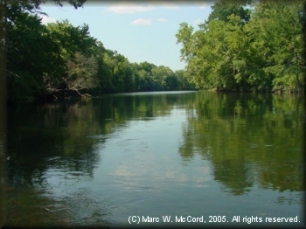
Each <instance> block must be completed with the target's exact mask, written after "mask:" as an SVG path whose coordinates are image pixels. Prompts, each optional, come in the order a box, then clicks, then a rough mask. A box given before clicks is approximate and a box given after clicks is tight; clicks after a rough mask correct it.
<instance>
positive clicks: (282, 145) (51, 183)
mask: <svg viewBox="0 0 306 229" xmlns="http://www.w3.org/2000/svg"><path fill="white" fill-rule="evenodd" d="M303 105H304V97H298V96H289V95H270V94H261V95H252V94H247V95H246V94H218V93H214V92H201V91H200V92H192V91H189V92H151V93H128V94H115V95H105V96H101V97H97V98H91V99H89V100H82V101H77V100H72V99H71V100H65V101H61V102H55V103H52V104H46V105H40V106H38V105H30V104H25V105H19V106H18V107H15V108H10V109H9V110H8V111H7V116H8V123H7V129H8V131H7V150H6V151H7V152H6V153H7V155H6V168H5V169H6V183H7V185H6V188H5V199H6V203H5V206H6V215H7V220H6V225H7V226H22V227H32V226H39V227H41V226H101V225H106V226H107V225H108V226H128V225H130V224H129V223H132V226H135V225H133V224H137V223H139V224H138V225H140V226H144V225H151V226H152V225H153V226H165V225H172V226H186V225H187V226H197V225H198V226H206V225H207V226H209V225H210V226H211V225H214V226H220V225H221V226H233V225H236V226H237V225H241V226H246V225H259V226H260V225H273V226H278V225H280V226H281V225H285V226H288V227H291V226H301V225H303V224H304V223H305V220H304V218H303V215H304V211H303V207H304V203H305V199H304V194H305V185H304V173H305V165H304V160H303V152H304V150H303V149H304V148H303V147H304V145H303V140H302V139H303V134H304V130H305V111H304V106H303ZM170 216H171V218H170ZM238 216H239V217H238ZM165 217H168V219H169V221H170V222H168V223H167V222H164V221H167V220H166V218H165ZM270 217H272V218H270ZM273 217H285V218H279V219H277V218H274V219H273ZM288 217H292V218H291V219H290V218H288ZM273 220H275V221H277V220H278V221H282V222H273ZM286 220H291V221H297V222H287V223H286V222H285V221H286ZM150 221H154V222H151V223H150ZM171 221H172V223H171ZM184 221H186V222H184ZM188 221H200V222H198V223H196V222H188ZM202 221H203V222H202ZM204 221H205V222H204ZM210 221H214V222H210ZM256 221H257V222H256ZM261 221H262V222H261ZM205 223H206V225H203V224H205ZM304 225H305V224H304Z"/></svg>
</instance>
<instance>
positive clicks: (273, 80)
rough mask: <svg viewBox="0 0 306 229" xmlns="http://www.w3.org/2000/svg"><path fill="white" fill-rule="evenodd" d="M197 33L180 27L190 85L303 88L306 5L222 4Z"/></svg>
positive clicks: (182, 24)
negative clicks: (303, 35)
mask: <svg viewBox="0 0 306 229" xmlns="http://www.w3.org/2000/svg"><path fill="white" fill-rule="evenodd" d="M212 9H213V11H212V13H211V14H210V16H209V18H208V20H207V21H205V22H204V23H203V24H200V26H199V27H200V29H199V30H197V31H195V32H193V27H192V26H189V25H188V24H187V23H181V27H180V29H179V31H178V33H177V34H176V38H177V42H178V43H180V44H181V45H182V49H181V59H182V60H184V61H185V62H186V63H187V67H186V72H187V77H188V78H189V81H190V82H192V83H194V84H195V85H196V87H197V88H202V89H216V90H231V91H232V90H235V91H241V90H242V91H249V90H255V91H258V90H260V91H261V90H264V91H275V90H290V91H293V90H294V91H301V90H303V88H304V86H305V85H304V84H303V83H304V79H303V77H304V76H303V75H302V72H303V68H304V66H305V59H304V58H303V57H302V50H303V42H302V40H303V39H302V27H301V25H302V23H305V13H304V12H303V1H302V0H296V1H290V2H288V1H278V2H275V1H269V0H266V1H264V0H262V1H259V2H254V3H251V1H224V0H221V1H218V2H216V3H215V4H214V6H213V7H212Z"/></svg>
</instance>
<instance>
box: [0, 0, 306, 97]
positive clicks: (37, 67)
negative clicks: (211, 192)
mask: <svg viewBox="0 0 306 229" xmlns="http://www.w3.org/2000/svg"><path fill="white" fill-rule="evenodd" d="M44 2H45V1H44V0H31V1H14V0H13V1H1V4H2V8H3V9H4V17H2V19H1V20H2V21H1V23H2V24H3V25H4V26H3V31H1V32H4V33H5V38H6V39H5V40H3V39H2V41H1V43H2V46H3V48H4V51H5V53H6V65H5V68H6V78H7V99H8V100H9V101H18V100H24V99H26V100H34V99H37V98H40V99H41V98H43V99H46V98H49V99H52V100H54V99H57V98H58V97H69V96H82V97H84V96H89V95H90V94H94V95H98V94H102V93H113V92H131V91H156V90H189V89H195V88H198V89H216V90H231V91H233V90H235V91H251V90H255V91H263V90H264V91H286V90H287V91H298V92H299V91H302V90H303V89H304V86H305V82H304V79H305V76H304V75H303V70H305V60H304V57H303V56H302V50H303V45H304V44H303V42H302V41H303V37H302V24H303V23H305V12H304V11H303V5H304V3H305V1H304V0H296V1H277V3H276V2H275V1H266V0H261V1H256V2H253V1H245V0H242V1H241V0H240V1H233V2H231V1H224V0H221V1H217V2H215V3H214V5H213V6H212V12H211V14H210V15H209V18H208V20H206V21H205V22H203V24H200V25H199V29H198V30H197V31H195V32H194V31H193V30H194V28H193V27H192V26H190V25H188V24H187V23H182V24H181V25H180V29H179V31H178V32H177V34H176V37H177V42H178V43H179V44H181V45H182V49H181V59H182V60H184V61H185V62H186V64H187V66H186V69H184V70H178V71H172V70H171V69H170V68H169V67H166V66H156V65H154V64H152V63H148V62H142V63H130V62H129V60H128V58H127V57H125V56H123V55H121V54H120V53H118V52H116V51H113V50H109V49H107V48H105V47H104V46H103V43H102V42H101V41H98V40H97V39H95V38H94V37H92V36H90V29H89V27H88V25H86V24H84V25H82V26H73V25H72V24H71V23H70V22H69V21H68V20H64V21H57V22H56V23H49V24H47V25H44V24H42V22H41V16H42V15H43V14H44V12H41V9H40V7H39V6H40V5H41V4H42V3H44ZM52 2H53V3H54V4H56V5H59V6H62V3H61V2H60V1H57V0H54V1H52ZM68 2H69V3H70V4H71V5H72V6H73V7H75V8H76V9H77V8H78V7H82V6H83V5H84V3H85V0H70V1H68ZM2 12H3V11H2ZM3 44H4V45H3Z"/></svg>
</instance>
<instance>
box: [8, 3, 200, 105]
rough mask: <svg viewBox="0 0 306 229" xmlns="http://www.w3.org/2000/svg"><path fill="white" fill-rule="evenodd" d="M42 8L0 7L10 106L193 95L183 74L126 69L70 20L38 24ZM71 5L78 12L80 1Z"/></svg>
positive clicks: (136, 66)
mask: <svg viewBox="0 0 306 229" xmlns="http://www.w3.org/2000/svg"><path fill="white" fill-rule="evenodd" d="M43 2H44V1H43V0H41V1H36V0H35V1H34V0H33V1H7V2H6V5H5V6H4V7H5V8H6V15H5V19H4V20H5V32H6V42H5V48H6V52H7V65H6V70H7V71H6V75H7V84H8V86H7V92H8V93H7V94H8V100H10V101H16V100H24V99H26V100H34V99H46V98H49V99H52V100H53V99H56V98H59V97H69V96H88V95H89V94H102V93H113V92H131V91H158V90H187V89H194V86H193V85H192V84H191V83H188V82H187V78H186V77H184V71H183V70H178V71H175V72H174V71H172V70H171V69H170V68H169V67H166V66H156V65H154V64H152V63H148V62H142V63H130V62H129V60H128V58H126V57H125V56H123V55H121V54H119V53H117V52H116V51H112V50H109V49H106V48H105V47H104V46H103V44H102V42H100V41H98V40H96V39H95V38H93V37H92V36H90V33H89V27H88V25H86V24H84V25H82V26H73V25H72V24H70V23H69V21H68V20H64V21H60V22H56V23H49V24H47V25H44V24H42V23H41V14H42V12H41V11H40V8H39V5H40V4H41V3H43ZM54 3H55V4H57V5H61V3H60V2H59V1H54ZM70 3H71V4H72V5H73V6H74V7H75V8H78V7H80V6H82V5H83V3H84V1H82V0H72V1H70Z"/></svg>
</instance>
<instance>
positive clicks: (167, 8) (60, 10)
mask: <svg viewBox="0 0 306 229" xmlns="http://www.w3.org/2000/svg"><path fill="white" fill-rule="evenodd" d="M212 5H213V2H207V1H203V2H183V3H179V2H176V1H173V2H150V1H148V2H144V1H141V2H131V1H128V2H113V3H111V2H95V3H93V2H85V4H84V5H83V7H82V8H78V9H75V8H74V7H73V6H71V5H64V6H63V7H59V6H55V5H52V4H51V3H48V4H44V5H41V10H42V11H43V12H45V13H46V14H47V16H41V17H42V23H43V24H46V23H50V22H56V21H62V20H65V19H67V20H69V22H70V23H71V24H72V25H74V26H81V25H84V24H87V25H88V26H89V31H90V35H91V36H92V37H94V38H96V39H97V40H99V41H101V42H102V43H103V45H104V47H105V48H106V49H110V50H113V51H117V52H118V53H120V54H121V55H124V56H125V57H126V58H128V60H129V62H131V63H134V62H137V63H141V62H144V61H147V62H149V63H152V64H155V65H156V66H160V65H164V66H167V67H169V68H171V69H172V70H173V71H176V70H180V69H184V67H185V65H186V64H185V63H184V62H182V61H180V49H181V45H180V44H177V43H176V37H175V34H176V33H177V32H178V30H179V27H180V23H182V22H187V23H188V24H189V25H192V26H194V28H195V30H196V29H197V28H198V24H199V23H203V22H204V21H205V20H207V18H208V16H209V14H210V12H211V6H212Z"/></svg>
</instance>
